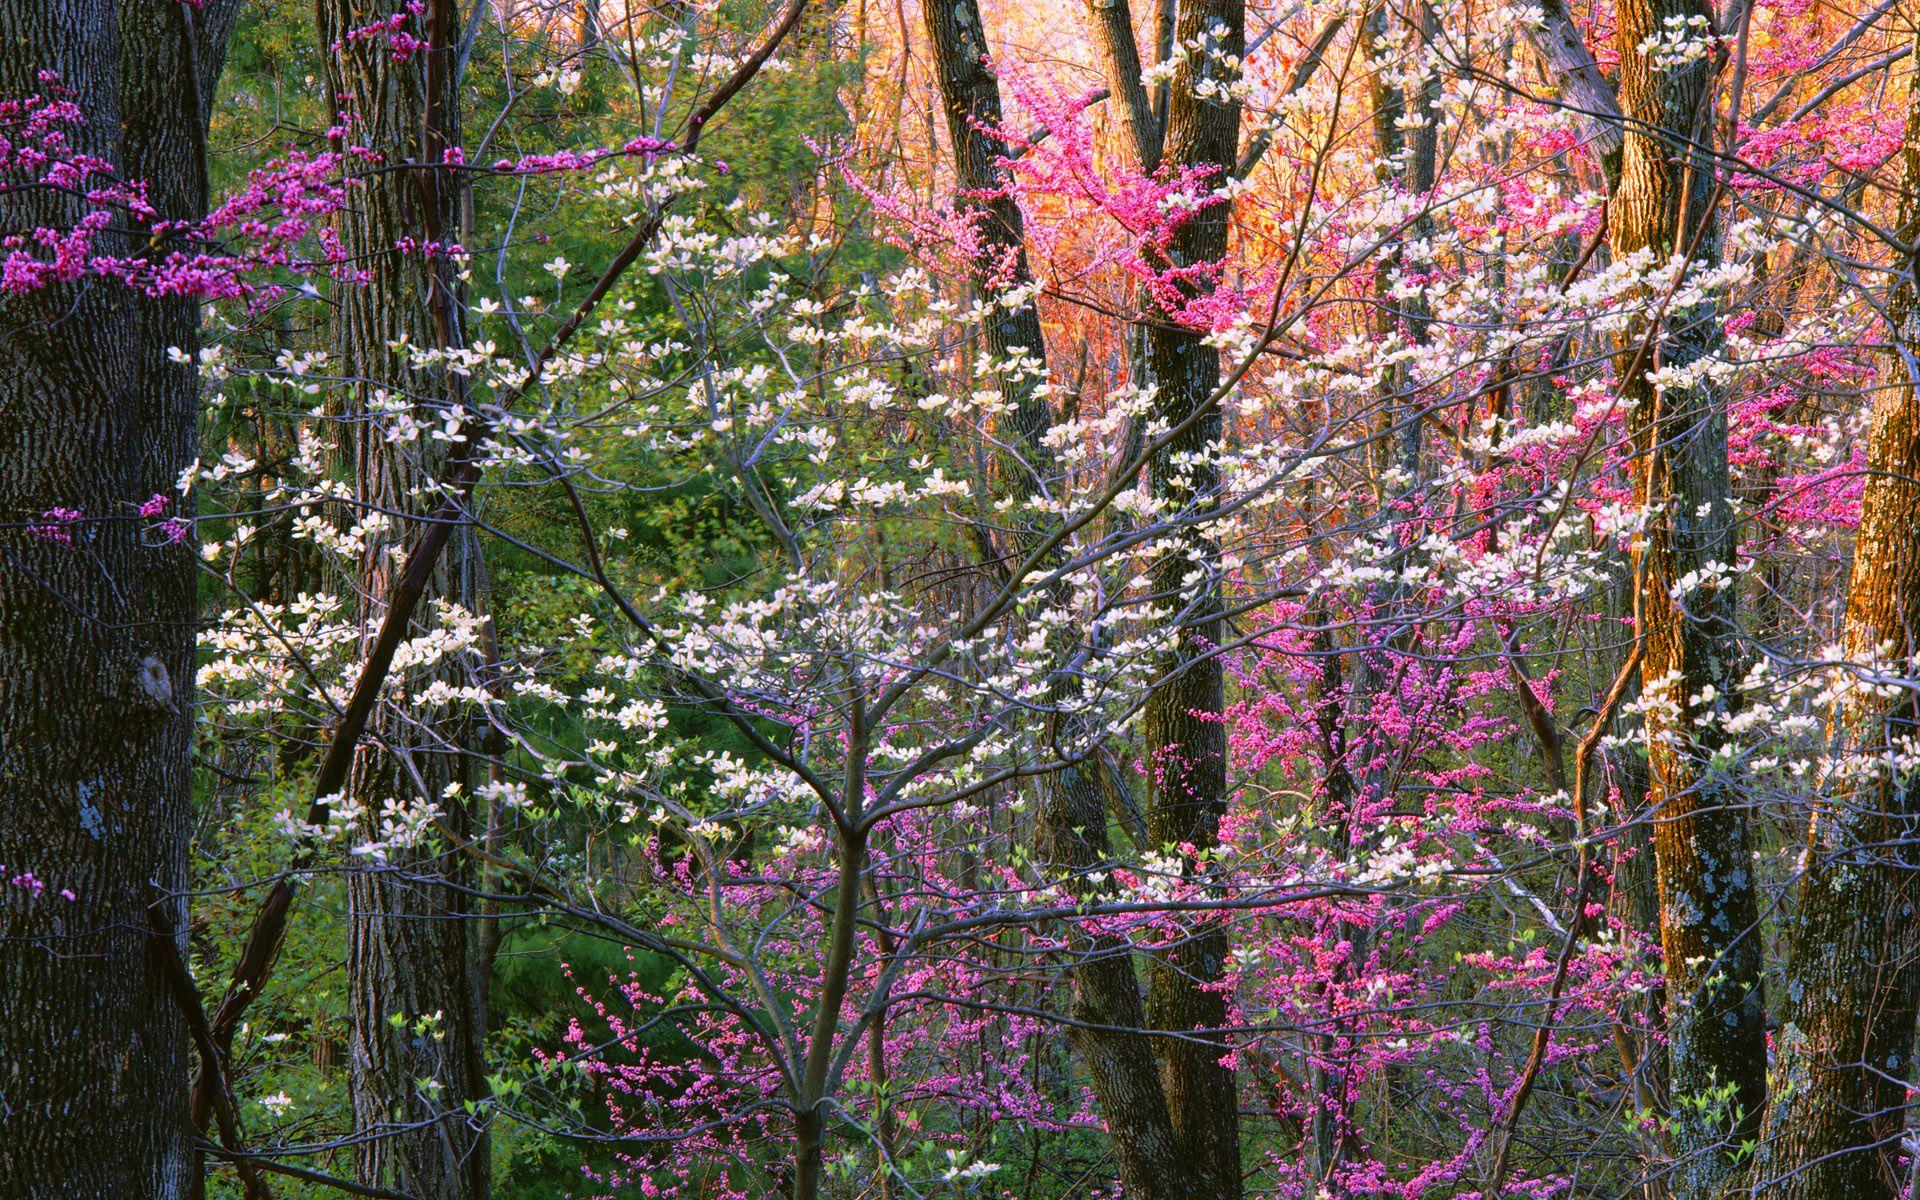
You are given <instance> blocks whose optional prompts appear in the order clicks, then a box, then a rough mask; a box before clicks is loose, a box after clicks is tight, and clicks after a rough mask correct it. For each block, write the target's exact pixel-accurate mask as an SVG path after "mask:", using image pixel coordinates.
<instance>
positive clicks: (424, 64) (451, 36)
mask: <svg viewBox="0 0 1920 1200" xmlns="http://www.w3.org/2000/svg"><path fill="white" fill-rule="evenodd" d="M388 11H399V12H403V13H404V12H406V9H405V8H404V7H403V6H402V5H400V4H399V3H398V0H394V2H393V3H391V4H390V5H385V6H383V7H382V9H381V10H380V11H379V12H377V13H375V14H374V15H375V16H384V15H386V12H388ZM318 15H319V32H320V38H321V41H322V43H323V44H324V45H327V46H329V47H331V48H332V49H331V52H330V53H329V54H328V55H326V56H325V57H326V72H327V91H328V97H329V103H330V106H331V110H332V111H335V112H339V113H344V114H346V116H347V118H348V119H349V121H350V125H349V127H348V132H347V135H346V136H347V137H348V138H349V139H350V140H351V141H353V142H354V143H357V144H359V145H364V146H368V147H371V148H372V149H374V150H375V151H377V152H378V154H379V163H380V165H381V167H383V168H390V167H392V166H394V165H398V164H405V163H415V164H427V166H428V169H423V170H415V171H406V170H398V171H396V170H391V169H385V170H377V171H369V172H367V173H365V174H363V175H362V176H361V179H360V181H359V183H358V185H357V186H356V187H355V188H354V190H353V193H352V200H351V203H350V205H349V207H348V208H347V209H346V210H345V211H343V212H342V213H341V215H340V218H339V219H338V221H337V223H336V230H337V232H338V234H339V237H340V242H341V247H342V249H343V251H344V252H345V253H346V255H347V256H348V257H349V259H350V260H351V261H353V262H355V263H357V264H360V267H361V269H362V270H363V271H364V272H365V275H366V279H365V282H364V284H363V285H362V286H358V287H352V286H349V287H343V288H341V289H340V291H339V297H338V299H339V306H338V309H337V311H336V313H335V317H334V330H333V346H334V358H335V363H334V366H335V370H336V371H337V372H338V373H339V374H340V375H343V376H346V377H348V378H351V379H353V380H355V381H356V382H355V383H354V384H353V385H352V387H351V394H350V396H349V398H348V401H347V404H346V409H345V411H346V413H347V415H348V416H349V417H350V418H351V424H350V428H351V430H352V436H351V439H350V445H351V452H352V464H351V465H352V469H353V473H354V479H355V497H356V500H357V501H358V502H359V504H360V505H362V506H363V512H369V513H371V512H384V513H387V514H389V515H390V516H391V517H392V518H393V519H392V522H391V524H390V525H389V527H388V528H387V529H386V530H384V531H382V532H380V533H376V534H375V535H373V536H371V537H369V539H368V544H367V548H366V553H365V556H364V558H363V561H362V566H361V578H360V581H359V582H360V587H361V605H362V612H361V616H362V623H363V627H364V628H366V629H367V630H369V631H372V630H373V629H375V628H376V627H377V626H378V624H379V621H380V618H381V615H382V614H383V613H384V612H385V610H386V605H387V601H388V597H389V596H390V595H391V593H392V589H393V587H394V585H395V583H396V582H397V579H398V575H399V569H398V563H397V562H396V560H395V558H394V552H395V551H396V550H398V549H400V548H401V547H403V546H404V545H405V544H406V542H407V540H408V538H409V533H410V528H411V526H412V525H413V524H414V523H415V522H417V521H418V520H419V519H420V518H422V517H424V516H426V515H427V513H428V512H429V511H430V510H431V507H432V506H433V505H434V504H435V503H436V502H437V497H436V496H434V495H432V494H431V493H430V492H429V493H426V494H422V489H423V488H424V486H425V485H426V484H427V483H428V482H429V481H430V480H431V479H433V478H434V477H435V476H436V475H437V474H438V472H439V469H440V467H441V465H442V461H443V456H444V454H445V453H446V451H445V450H444V449H441V447H443V446H444V445H445V444H444V443H439V442H435V441H431V440H429V439H427V438H425V437H422V438H420V439H419V440H417V441H413V442H405V441H403V442H399V443H390V442H388V441H387V439H386V436H385V433H386V426H385V424H384V422H383V420H382V419H381V418H379V417H377V416H375V415H374V414H375V413H376V412H377V411H378V401H379V400H380V399H382V398H383V397H385V396H392V397H396V398H403V399H405V400H407V401H410V402H411V404H412V405H413V406H414V411H415V413H416V414H417V415H418V416H419V420H420V423H421V424H422V425H426V426H428V427H438V426H440V425H441V423H442V420H443V414H444V413H445V412H447V411H448V410H449V409H451V408H452V407H454V406H456V405H461V404H463V403H464V402H465V400H466V397H465V395H464V392H463V389H462V387H461V377H460V376H458V375H456V374H454V373H452V372H449V371H444V370H441V369H439V368H437V367H433V366H427V367H418V366H416V365H414V364H413V363H412V362H411V361H410V359H409V357H408V355H407V351H406V350H405V349H395V347H396V346H397V345H400V344H402V343H404V345H406V346H412V347H418V348H421V349H430V348H441V347H458V346H460V345H461V344H462V337H461V321H462V313H463V309H462V297H461V296H460V294H459V292H458V285H457V283H456V281H455V280H454V278H453V272H452V270H451V267H450V264H449V263H448V260H447V258H446V256H445V254H444V253H443V252H442V251H441V250H439V249H432V250H429V251H428V252H426V253H422V251H421V250H419V249H414V250H412V251H410V252H408V251H402V250H399V249H396V245H398V244H400V243H401V242H402V241H403V239H411V240H412V242H414V243H418V244H424V245H429V246H431V245H432V244H434V243H439V244H440V245H441V246H442V247H444V245H445V244H447V243H452V242H456V241H457V240H458V232H457V231H458V228H459V225H458V218H459V213H460V187H459V185H458V182H457V181H458V178H459V177H458V176H457V175H455V174H453V173H450V172H444V171H440V170H436V169H433V168H434V167H437V166H438V165H439V164H441V163H442V162H443V161H444V157H445V151H446V149H447V148H448V147H449V146H453V145H457V144H458V143H457V137H458V134H457V121H456V107H457V97H456V92H455V84H454V79H453V75H454V63H453V53H454V51H453V48H454V46H455V45H456V44H457V41H458V35H457V32H456V30H455V27H454V26H455V20H456V18H455V10H454V7H453V4H452V2H451V0H434V2H433V3H432V4H430V5H429V7H428V9H427V11H426V12H425V13H423V14H421V15H420V16H418V17H417V18H414V19H413V23H412V24H410V25H408V26H407V31H408V32H409V33H410V34H411V35H412V36H415V37H421V38H423V39H424V40H426V41H427V42H428V43H429V44H430V48H429V49H427V50H424V51H421V52H418V53H415V54H413V55H411V56H405V57H397V56H396V55H395V54H394V52H393V51H392V48H391V47H390V46H389V45H388V44H387V43H386V41H385V40H384V39H382V38H368V37H360V38H351V37H349V36H348V31H350V30H353V29H358V28H363V27H365V26H366V25H367V23H368V19H369V17H368V14H367V12H366V11H365V10H364V9H363V8H361V7H360V6H357V5H355V4H353V3H351V0H320V3H319V5H318ZM468 426H469V428H468V429H467V433H468V435H469V436H476V435H477V434H476V429H475V427H474V422H473V420H472V418H471V417H469V418H468ZM477 555H478V551H477V547H476V546H475V544H474V539H473V536H472V534H471V531H462V532H460V533H457V534H456V535H455V536H454V538H453V540H452V541H451V542H450V544H449V545H448V548H447V552H446V554H445V556H444V557H443V558H442V559H441V561H440V563H439V564H438V566H437V567H436V570H435V575H434V579H433V582H432V583H431V584H430V586H429V588H428V592H427V598H428V599H429V600H437V601H442V602H449V603H452V604H454V605H457V606H459V607H460V608H461V609H464V610H465V611H467V612H472V611H473V610H474V609H475V608H476V607H477V606H478V603H479V588H478V586H477ZM422 607H423V609H426V608H427V606H422ZM436 620H437V619H436V617H435V616H434V615H433V613H432V612H431V611H427V612H424V613H423V614H422V615H421V616H419V617H416V629H415V634H416V636H417V635H418V634H419V633H422V632H425V631H426V630H427V629H429V628H431V627H432V626H433V625H434V624H435V623H436ZM369 636H371V633H370V634H369ZM471 666H472V660H471V658H468V659H466V660H463V661H459V662H446V661H443V662H441V663H438V664H435V665H432V666H429V667H426V668H424V669H423V668H421V667H415V668H412V669H410V670H402V669H396V670H395V673H394V678H393V680H392V683H391V685H390V686H391V687H392V688H393V694H394V696H395V700H394V702H393V703H392V704H391V705H383V706H382V707H381V708H380V709H378V710H376V712H375V715H374V717H373V719H372V721H371V722H370V732H371V734H372V735H373V736H372V739H371V743H370V744H368V745H364V746H362V748H361V749H360V752H359V757H358V758H357V759H356V760H355V764H354V769H353V772H352V777H351V782H350V785H349V790H350V792H351V796H352V799H353V801H354V802H355V804H356V805H357V806H358V807H359V808H360V809H361V810H362V811H363V812H364V813H365V816H364V817H363V818H362V820H363V827H362V835H363V836H371V834H372V831H373V828H374V826H375V824H376V823H377V820H378V816H377V814H378V813H379V812H380V810H381V807H382V805H383V804H385V803H386V802H387V801H388V800H390V799H392V800H399V801H400V802H402V803H404V804H407V805H410V806H412V805H420V804H425V803H436V804H439V805H440V806H441V808H442V809H443V810H444V817H443V818H442V821H443V823H444V826H445V828H446V830H447V831H448V832H450V833H451V834H452V837H453V838H454V839H461V840H464V839H465V838H466V837H467V836H468V834H469V829H468V825H469V824H470V821H469V792H470V788H469V787H468V784H469V781H470V778H471V771H470V763H469V758H468V751H469V750H470V749H471V747H472V745H473V744H474V741H475V739H476V736H477V730H476V729H475V728H474V727H473V724H472V722H471V721H470V720H468V719H467V718H465V717H463V716H461V715H460V714H458V713H452V712H445V711H439V712H433V713H427V712H423V711H420V710H419V709H418V708H417V707H410V705H411V704H412V701H411V700H410V697H411V696H412V695H413V694H415V693H416V692H417V691H418V690H420V689H421V688H423V687H425V686H426V685H427V684H428V683H429V682H431V680H432V679H434V678H435V677H440V678H447V679H449V680H450V681H453V682H456V683H464V682H469V679H468V678H466V677H465V671H466V669H467V668H470V667H471ZM409 717H410V718H413V719H412V720H408V719H406V718H409ZM450 788H452V789H455V790H453V791H451V792H450V791H449V789H450ZM352 865H353V867H354V869H353V871H352V873H351V874H350V875H349V878H348V888H347V896H348V938H347V967H348V994H349V1007H350V1008H351V1015H352V1034H351V1046H352V1055H351V1069H350V1073H349V1082H350V1089H351V1092H352V1096H353V1108H354V1118H355V1125H356V1128H357V1130H358V1132H359V1133H360V1134H361V1135H363V1136H365V1137H366V1138H367V1140H366V1141H365V1142H363V1143H362V1145H361V1148H360V1152H359V1162H358V1170H359V1175H360V1178H361V1181H362V1182H364V1183H366V1184H369V1185H390V1186H393V1187H397V1188H399V1189H401V1190H404V1191H406V1192H409V1193H411V1194H412V1195H414V1196H417V1197H419V1198H420V1200H482V1198H483V1197H485V1196H486V1195H487V1191H488V1186H489V1175H490V1171H489V1163H488V1158H489V1151H488V1145H487V1136H486V1129H485V1125H484V1120H483V1118H477V1117H475V1116H472V1115H470V1114H469V1113H468V1112H467V1111H466V1107H465V1106H466V1104H467V1102H470V1101H471V1102H478V1101H481V1100H483V1099H485V1092H484V1088H483V1086H482V1074H483V1072H482V1069H481V1063H480V1055H479V1049H480V1043H481V1038H482V1036H483V1032H484V1014H483V1013H482V1012H481V1011H480V1008H481V1004H482V999H483V998H482V997H479V996H477V995H476V994H475V993H474V990H473V988H472V987H471V986H470V977H469V964H470V960H471V957H472V954H471V951H470V947H469V944H468V943H469V940H470V939H472V938H474V937H475V935H476V930H475V921H473V920H472V919H471V916H472V914H470V913H468V912H467V911H465V910H466V908H467V906H466V905H464V904H463V903H462V902H461V897H460V895H459V894H458V893H457V892H456V891H454V890H452V889H451V888H449V887H448V886H447V885H448V884H455V885H459V884H465V883H468V882H470V875H471V871H470V868H469V866H468V865H467V863H466V862H465V860H464V859H463V857H462V854H461V851H460V850H459V849H458V848H457V847H454V846H450V845H449V844H448V838H446V837H445V836H441V835H440V834H439V833H436V834H435V836H433V837H431V838H429V839H428V840H427V841H425V842H423V843H421V844H417V845H413V846H406V847H399V848H394V849H392V850H390V851H389V852H388V853H387V855H386V857H385V861H384V862H378V861H376V862H365V861H362V862H358V863H355V864H352Z"/></svg>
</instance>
